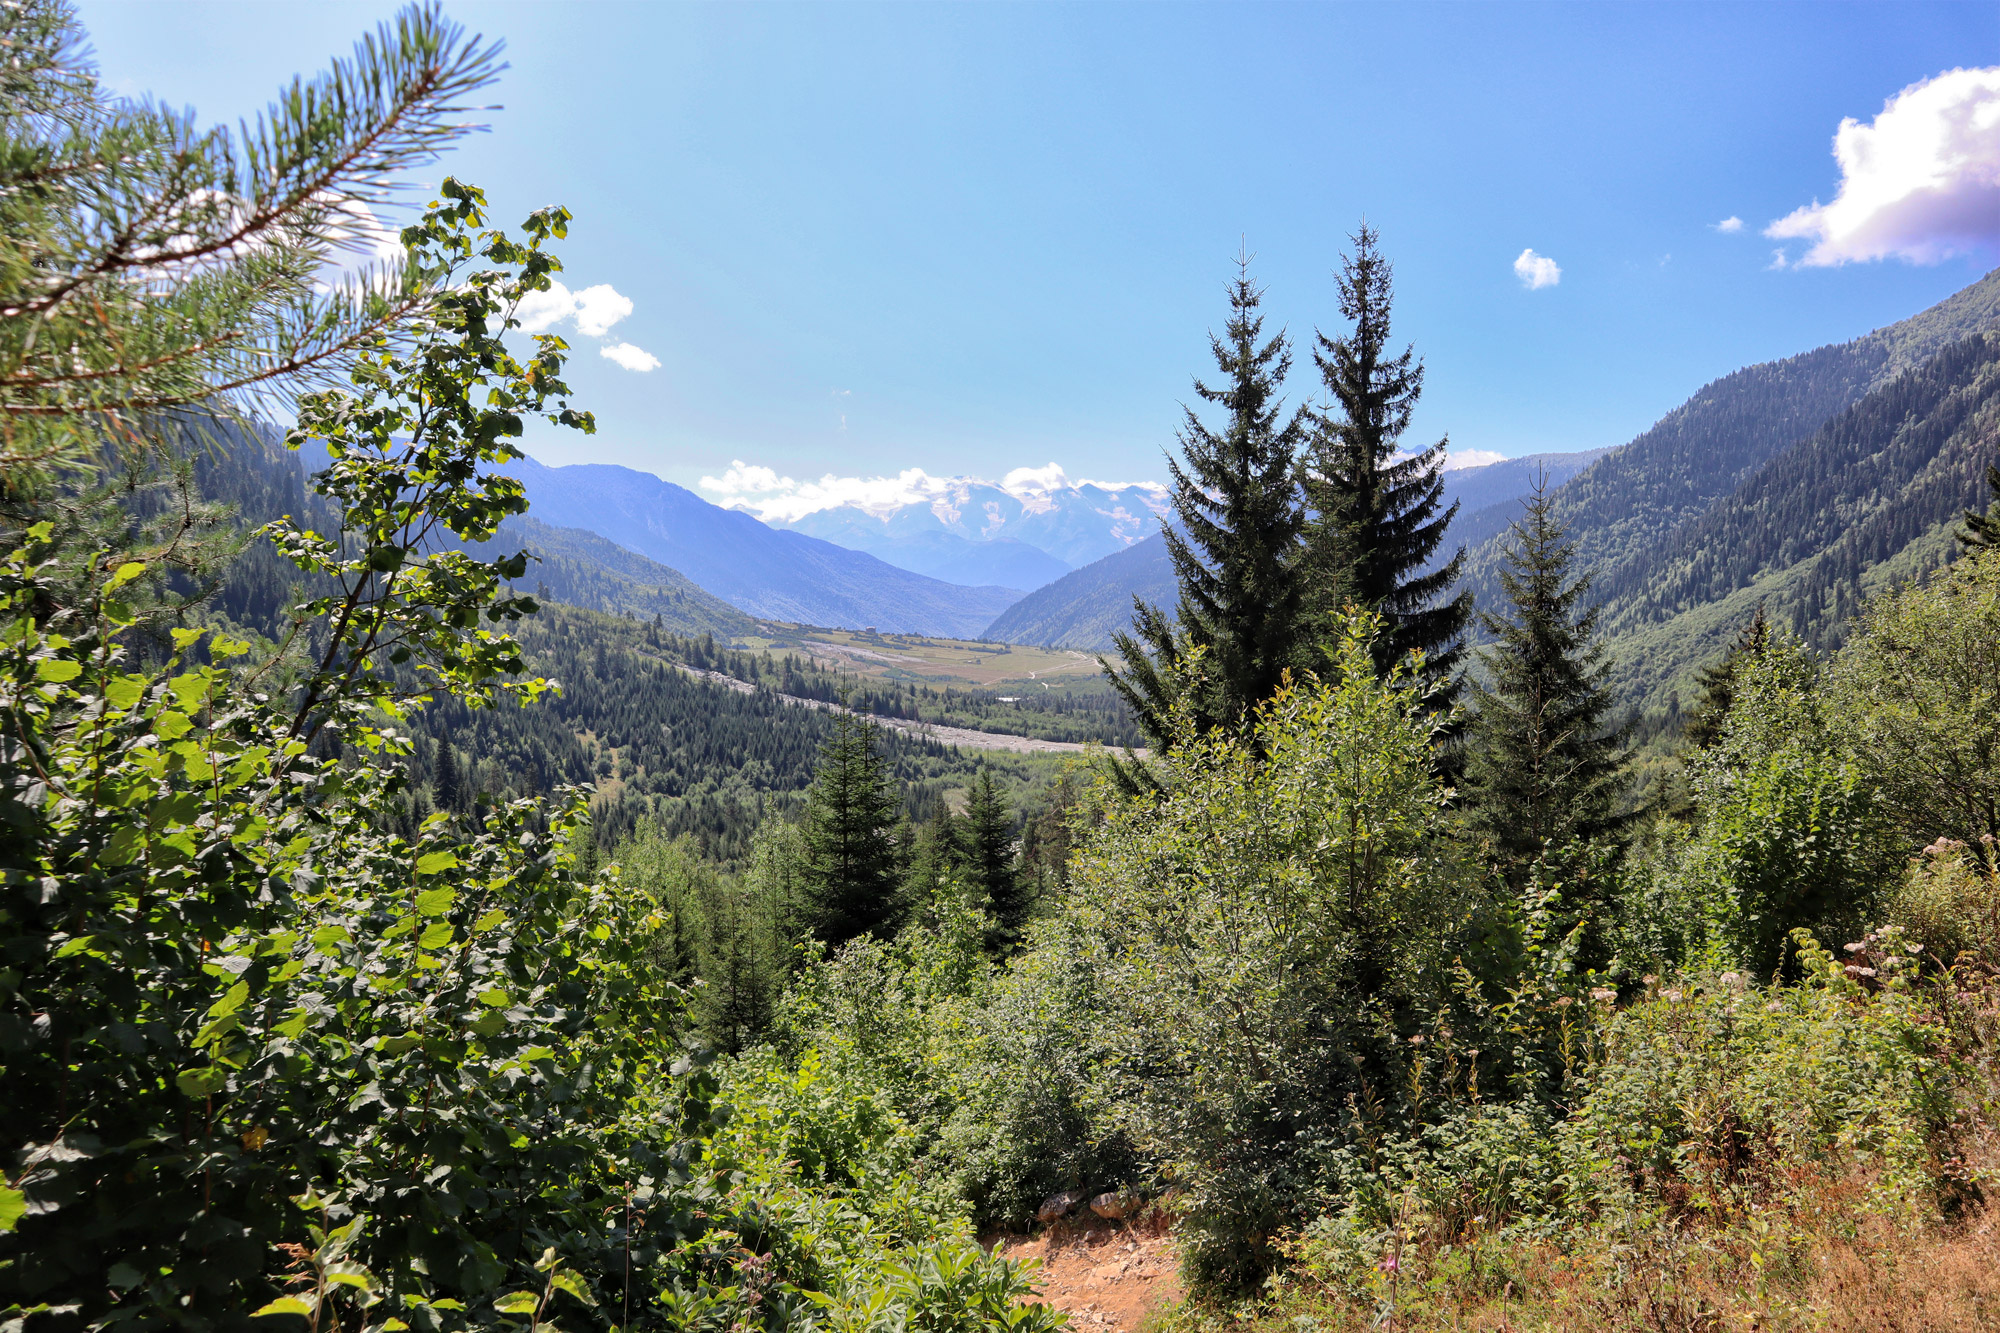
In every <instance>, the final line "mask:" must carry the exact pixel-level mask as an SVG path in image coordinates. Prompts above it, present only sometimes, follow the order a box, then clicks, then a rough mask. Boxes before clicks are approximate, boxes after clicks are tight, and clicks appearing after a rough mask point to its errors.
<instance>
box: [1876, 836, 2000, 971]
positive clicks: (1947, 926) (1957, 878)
mask: <svg viewBox="0 0 2000 1333" xmlns="http://www.w3.org/2000/svg"><path fill="white" fill-rule="evenodd" d="M1978 847H1979V852H1980V853H1983V855H1981V854H1975V853H1974V852H1973V850H1972V849H1971V848H1968V847H1967V846H1966V845H1965V844H1964V843H1962V842H1954V841H1952V840H1951V839H1949V838H1939V839H1938V840H1937V841H1936V842H1934V843H1932V844H1931V845H1930V846H1928V847H1926V848H1924V850H1923V853H1922V854H1921V855H1920V856H1918V857H1917V858H1916V859H1915V860H1914V861H1912V862H1911V864H1910V869H1909V873H1908V874H1907V875H1905V876H1904V878H1903V882H1902V883H1901V885H1899V886H1898V888H1897V890H1896V894H1895V896H1894V898H1892V899H1891V900H1890V903H1889V919H1890V920H1891V921H1892V922H1893V923H1895V924H1896V925H1897V926H1900V927H1901V928H1902V929H1903V931H1904V933H1905V934H1906V935H1907V936H1908V937H1909V938H1910V939H1911V940H1913V941H1915V942H1916V943H1917V944H1919V945H1921V946H1922V947H1923V949H1924V951H1925V953H1926V954H1927V955H1928V956H1929V957H1930V959H1931V960H1932V961H1933V962H1935V963H1938V964H1941V965H1946V966H1948V965H1950V964H1951V963H1953V962H1954V961H1956V960H1958V959H1960V958H1961V957H1963V956H1965V955H1972V956H1974V957H1976V958H1980V959H1984V960H1985V961H1986V962H1987V963H1989V964H1991V963H1994V962H2000V855H1996V852H2000V839H1995V838H1994V837H1993V835H1991V834H1987V835H1985V836H1984V837H1983V838H1982V839H1981V840H1980V842H1979V844H1978Z"/></svg>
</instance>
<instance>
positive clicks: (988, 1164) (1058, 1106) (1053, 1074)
mask: <svg viewBox="0 0 2000 1333" xmlns="http://www.w3.org/2000/svg"><path fill="white" fill-rule="evenodd" d="M1105 1004H1106V1001H1105V998H1104V996H1103V994H1102V992H1101V990H1100V988H1099V985H1098V974H1097V970H1096V968H1095V966H1094V965H1093V963H1092V961H1091V958H1090V952H1089V949H1088V947H1087V945H1086V944H1085V943H1084V942H1082V941H1080V940H1078V939H1076V938H1074V926H1073V924H1072V923H1071V922H1069V921H1068V920H1067V919H1065V918H1058V919H1055V920H1051V921H1048V922H1045V923H1043V924H1042V925H1041V926H1040V927H1038V928H1037V930H1036V932H1035V934H1034V936H1033V942H1032V945H1031V947H1030V948H1029V949H1028V951H1027V952H1025V953H1024V954H1022V955H1021V956H1020V957H1018V958H1017V959H1016V960H1015V962H1014V964H1013V966H1012V967H1010V968H1009V969H1008V970H1007V971H1006V972H1005V973H1004V974H1002V975H1001V976H999V977H998V978H996V979H995V982H994V985H993V989H992V992H991V994H990V996H989V997H988V999H987V1000H986V1002H985V1003H984V1004H982V1005H979V1006H977V1007H974V1008H971V1009H970V1010H969V1011H968V1012H967V1013H966V1015H965V1026H964V1028H963V1029H962V1031H961V1032H960V1033H959V1034H958V1038H959V1039H958V1040H957V1041H956V1042H955V1043H954V1044H953V1045H952V1046H951V1047H950V1048H948V1049H947V1052H946V1060H947V1064H946V1068H947V1071H948V1076H949V1078H950V1081H951V1098H952V1111H951V1116H950V1119H949V1120H948V1121H947V1123H946V1124H945V1126H944V1128H943V1132H942V1135H941V1140H940V1143H939V1145H938V1147H937V1149H936V1152H937V1155H938V1157H939V1158H940V1159H941V1161H942V1162H943V1163H944V1164H945V1165H946V1166H947V1168H948V1169H949V1170H950V1171H951V1172H952V1173H953V1176H954V1178H955V1179H956V1181H957V1182H958V1188H959V1190H960V1191H961V1192H962V1193H963V1194H964V1196H965V1197H966V1199H967V1200H969V1201H970V1202H971V1204H972V1206H973V1209H974V1215H975V1217H977V1218H978V1219H979V1220H980V1221H981V1222H983V1223H985V1224H988V1225H995V1226H1007V1227H1025V1226H1027V1225H1028V1224H1029V1223H1031V1222H1032V1221H1033V1219H1034V1214H1035V1209H1036V1207H1037V1206H1038V1205H1039V1204H1040V1203H1041V1201H1042V1200H1044V1199H1046V1198H1048V1197H1049V1196H1050V1195H1052V1194H1055V1193H1057V1192H1059V1191H1062V1190H1069V1189H1092V1188H1096V1187H1099V1186H1106V1187H1108V1186H1110V1185H1113V1184H1118V1183H1128V1182H1133V1181H1135V1180H1136V1179H1138V1178H1139V1177H1140V1176H1141V1175H1142V1165H1141V1162H1140V1159H1139V1156H1138V1154H1137V1153H1136V1152H1135V1150H1134V1149H1133V1146H1132V1144H1131V1141H1130V1140H1129V1138H1128V1137H1127V1136H1126V1135H1125V1134H1124V1133H1123V1132H1122V1131H1120V1130H1119V1129H1117V1128H1115V1127H1112V1126H1110V1125H1109V1124H1108V1123H1107V1121H1108V1116H1107V1110H1108V1107H1109V1105H1110V1104H1111V1103H1112V1102H1114V1101H1115V1100H1116V1099H1117V1098H1118V1096H1119V1095H1120V1094H1121V1093H1122V1092H1123V1091H1125V1088H1124V1085H1123V1084H1122V1083H1120V1082H1119V1081H1117V1076H1116V1074H1115V1073H1114V1072H1113V1066H1111V1065H1110V1064H1109V1063H1108V1061H1107V1059H1106V1055H1107V1052H1106V1051H1105V1049H1104V1047H1103V1045H1102V1042H1101V1040H1100V1037H1099V1034H1098V1022H1099V1019H1100V1016H1101V1014H1102V1012H1103V1010H1104V1008H1105Z"/></svg>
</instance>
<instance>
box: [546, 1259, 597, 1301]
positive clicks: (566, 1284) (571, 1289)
mask: <svg viewBox="0 0 2000 1333" xmlns="http://www.w3.org/2000/svg"><path fill="white" fill-rule="evenodd" d="M549 1281H550V1282H553V1283H554V1284H555V1285H556V1286H557V1288H559V1289H560V1290H563V1291H566V1292H568V1293H569V1294H570V1295H572V1296H574V1297H576V1298H577V1299H578V1300H580V1301H582V1302H583V1303H584V1304H585V1305H588V1306H591V1307H593V1308H595V1307H596V1305H597V1297H595V1296H593V1295H591V1294H590V1288H589V1287H586V1286H585V1285H584V1284H583V1279H582V1278H580V1277H578V1276H577V1275H576V1274H575V1273H573V1272H571V1271H570V1270H569V1269H567V1268H558V1269H557V1270H556V1271H555V1272H553V1273H551V1274H549Z"/></svg>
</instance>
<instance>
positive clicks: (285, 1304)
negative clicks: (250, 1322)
mask: <svg viewBox="0 0 2000 1333" xmlns="http://www.w3.org/2000/svg"><path fill="white" fill-rule="evenodd" d="M239 1308H240V1307H239ZM312 1312H313V1307H312V1303H311V1302H310V1301H306V1300H301V1299H300V1298H299V1297H297V1296H280V1297H278V1299H277V1300H275V1301H272V1302H271V1303H270V1304H269V1305H266V1306H264V1307H263V1308H262V1309H259V1310H252V1311H251V1312H250V1317H251V1318H252V1319H255V1318H257V1317H258V1316H259V1315H267V1314H296V1315H304V1316H305V1317H306V1318H308V1319H310V1318H312Z"/></svg>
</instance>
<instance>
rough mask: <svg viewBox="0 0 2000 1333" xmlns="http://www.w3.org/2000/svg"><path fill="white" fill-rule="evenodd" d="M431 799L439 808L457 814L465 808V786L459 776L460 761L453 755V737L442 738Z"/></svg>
mask: <svg viewBox="0 0 2000 1333" xmlns="http://www.w3.org/2000/svg"><path fill="white" fill-rule="evenodd" d="M431 799H432V800H433V801H434V802H435V803H436V804H437V808H438V809H440V810H443V811H445V812H447V813H449V814H457V813H458V812H460V811H461V810H463V809H464V808H465V804H466V802H465V784H464V782H463V781H462V780H461V779H460V778H459V776H458V759H457V757H456V756H454V755H453V754H452V749H451V737H450V736H448V735H447V736H440V737H438V742H437V764H436V766H435V767H434V769H433V770H432V773H431Z"/></svg>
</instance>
